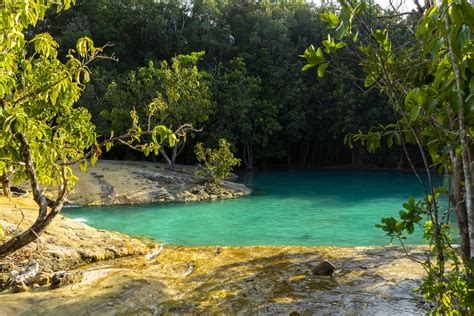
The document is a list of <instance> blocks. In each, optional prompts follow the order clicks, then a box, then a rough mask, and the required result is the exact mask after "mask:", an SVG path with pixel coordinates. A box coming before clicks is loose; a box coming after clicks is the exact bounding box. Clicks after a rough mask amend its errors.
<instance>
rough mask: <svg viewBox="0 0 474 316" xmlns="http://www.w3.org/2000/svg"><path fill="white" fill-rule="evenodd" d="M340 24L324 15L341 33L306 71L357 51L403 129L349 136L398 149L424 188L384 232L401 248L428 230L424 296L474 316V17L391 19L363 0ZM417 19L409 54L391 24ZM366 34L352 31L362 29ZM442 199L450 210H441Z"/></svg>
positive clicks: (462, 7) (437, 7) (344, 11)
mask: <svg viewBox="0 0 474 316" xmlns="http://www.w3.org/2000/svg"><path fill="white" fill-rule="evenodd" d="M339 10H340V12H339V14H338V15H336V14H334V13H332V12H324V13H323V14H322V15H321V18H323V19H324V20H325V21H327V22H328V23H329V24H330V25H331V26H332V27H333V28H334V29H335V34H334V35H333V36H331V35H328V39H327V40H325V41H324V42H323V46H324V47H323V49H321V48H317V49H316V48H315V47H312V46H311V47H309V48H308V49H307V50H306V51H305V54H304V58H306V60H307V61H308V64H307V66H305V69H309V68H311V67H315V66H317V67H318V74H322V73H324V70H325V69H326V68H327V67H328V66H329V65H331V64H332V61H331V56H332V55H333V54H334V53H336V51H338V50H345V49H351V50H353V51H354V54H357V56H359V57H360V62H361V67H362V69H363V70H364V72H365V73H366V77H365V80H364V83H365V86H366V87H370V86H373V85H375V86H376V87H378V88H379V89H380V90H382V91H383V92H384V93H385V94H386V95H387V96H388V97H389V99H390V102H391V104H392V105H393V111H394V114H395V118H396V121H395V122H394V123H393V124H388V125H385V126H379V127H376V128H373V129H372V130H370V131H369V132H368V133H367V134H365V133H362V132H360V133H356V134H352V135H348V137H347V141H348V143H349V145H351V144H352V143H353V141H360V142H361V143H362V144H363V145H365V146H367V148H368V150H369V151H371V152H374V151H375V150H376V149H377V148H379V147H380V144H381V142H382V141H385V142H387V143H388V144H389V145H391V144H393V143H398V144H400V145H401V146H402V147H403V148H404V151H405V153H406V155H407V159H408V161H409V163H410V164H411V167H412V169H413V172H414V173H415V174H416V175H417V177H418V178H419V179H420V182H421V185H422V188H423V192H424V198H423V200H421V201H415V199H414V198H413V197H410V198H409V201H408V203H405V204H404V206H403V207H404V210H403V211H400V218H399V219H395V218H393V217H391V218H384V219H383V220H382V224H380V225H379V227H381V228H383V229H384V230H385V231H386V232H387V235H389V236H390V237H391V238H398V239H399V240H400V241H401V242H402V244H403V239H404V238H405V235H406V234H412V233H413V231H414V229H415V227H417V226H418V225H421V223H422V219H423V218H425V220H426V222H425V224H424V225H423V226H422V229H423V230H424V236H425V238H426V239H427V240H428V241H429V243H430V245H432V250H431V254H430V255H429V256H428V257H427V258H426V260H424V261H423V262H421V264H422V265H423V266H424V267H425V268H426V270H427V272H428V276H427V278H426V279H425V281H424V283H423V285H422V286H421V288H420V289H421V291H422V293H423V294H424V295H425V296H426V297H427V298H428V299H431V300H433V301H434V302H435V304H436V310H435V312H437V313H466V314H469V313H470V312H472V311H473V308H474V306H473V305H472V304H473V303H472V302H473V301H474V299H473V292H472V287H473V279H474V278H473V277H472V271H473V266H472V263H473V261H472V258H473V257H474V209H473V205H472V197H473V195H472V185H473V182H472V175H473V173H474V170H473V169H472V160H471V159H472V158H471V153H472V148H473V143H472V126H473V123H474V115H473V112H472V106H473V105H474V43H473V40H472V38H473V35H472V34H473V32H474V8H473V7H472V5H471V4H470V3H469V2H468V1H466V0H461V1H456V2H450V1H441V2H440V3H439V4H434V3H430V2H427V3H426V6H425V7H421V6H419V5H418V4H417V11H412V12H402V13H399V12H395V13H393V12H392V13H390V12H389V13H386V14H385V13H384V12H381V11H380V10H378V9H377V8H374V7H373V6H371V5H369V4H368V3H367V2H365V1H356V2H352V1H349V2H346V1H345V0H342V1H340V8H339ZM406 15H408V16H410V18H408V21H410V19H414V20H416V33H415V34H414V36H413V37H412V38H409V39H407V40H406V41H405V43H403V45H395V43H396V38H395V37H394V36H393V35H392V32H391V30H390V28H389V27H388V26H387V24H388V23H387V24H385V25H384V24H383V23H381V21H386V20H388V21H390V20H392V19H396V20H400V19H401V17H403V16H406ZM356 25H357V26H358V27H359V28H360V30H361V32H360V33H356V32H355V31H354V29H355V26H356ZM407 144H413V145H414V146H415V147H416V148H417V150H418V151H419V155H420V156H421V158H422V161H423V167H424V171H425V175H424V176H425V177H426V179H427V180H426V181H425V180H424V179H423V178H422V175H420V174H419V172H418V170H417V169H416V168H415V166H414V164H413V161H412V158H413V157H410V155H409V154H408V151H407ZM432 169H437V170H438V171H439V172H440V173H442V174H445V175H446V176H448V177H449V179H450V184H449V186H448V187H435V185H434V182H433V179H432V177H433V176H432V173H431V171H432ZM443 196H445V197H446V198H447V199H448V201H449V203H448V206H447V208H446V209H443V204H442V203H440V199H441V197H443ZM453 211H454V212H456V215H457V223H458V228H459V233H460V242H461V250H462V251H461V254H460V253H459V252H458V251H457V250H456V249H455V248H453V246H452V237H451V236H450V233H449V226H450V225H451V224H452V216H450V213H451V212H453Z"/></svg>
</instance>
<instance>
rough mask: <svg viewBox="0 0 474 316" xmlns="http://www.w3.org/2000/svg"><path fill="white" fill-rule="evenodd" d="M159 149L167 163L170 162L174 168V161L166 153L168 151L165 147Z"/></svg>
mask: <svg viewBox="0 0 474 316" xmlns="http://www.w3.org/2000/svg"><path fill="white" fill-rule="evenodd" d="M159 151H160V154H161V155H162V156H163V158H164V159H165V160H166V163H167V164H168V166H169V167H170V169H174V166H173V163H172V162H171V160H170V158H169V157H168V155H167V154H166V151H165V150H164V149H163V147H160V149H159Z"/></svg>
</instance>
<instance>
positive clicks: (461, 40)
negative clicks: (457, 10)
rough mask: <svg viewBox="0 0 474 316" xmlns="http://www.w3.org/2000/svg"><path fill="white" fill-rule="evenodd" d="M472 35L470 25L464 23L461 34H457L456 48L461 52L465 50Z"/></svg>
mask: <svg viewBox="0 0 474 316" xmlns="http://www.w3.org/2000/svg"><path fill="white" fill-rule="evenodd" d="M470 36H471V30H470V29H469V26H467V25H466V24H463V26H461V29H460V30H459V34H458V35H457V39H456V48H457V50H458V51H459V52H461V51H462V50H463V48H464V46H465V45H466V43H467V42H468V41H469V37H470Z"/></svg>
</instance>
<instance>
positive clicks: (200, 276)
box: [0, 162, 426, 315]
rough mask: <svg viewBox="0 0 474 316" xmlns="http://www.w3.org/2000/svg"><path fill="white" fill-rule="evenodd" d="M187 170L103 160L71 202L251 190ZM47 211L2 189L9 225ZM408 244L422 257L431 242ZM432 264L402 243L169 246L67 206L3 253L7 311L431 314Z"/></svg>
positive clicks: (0, 211)
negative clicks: (426, 286)
mask: <svg viewBox="0 0 474 316" xmlns="http://www.w3.org/2000/svg"><path fill="white" fill-rule="evenodd" d="M189 168H190V167H189ZM124 169H129V171H127V172H124ZM155 169H156V170H155ZM186 172H187V173H186ZM186 172H185V171H184V170H181V172H176V171H173V172H172V171H169V170H166V169H162V168H157V167H156V164H144V165H143V163H129V162H127V163H123V162H106V163H103V162H99V164H98V165H97V166H96V167H95V168H94V169H90V171H89V173H87V174H86V176H85V177H82V179H83V180H80V181H83V182H82V184H81V182H79V183H78V186H77V187H76V191H75V192H74V194H73V195H72V197H71V202H72V203H77V204H88V205H104V204H127V203H128V204H130V203H150V202H161V203H164V202H168V201H174V202H178V201H180V202H186V201H196V200H201V199H217V198H232V197H237V196H242V195H246V194H249V193H250V191H249V190H248V189H246V188H245V187H242V186H240V185H239V184H233V183H232V182H228V183H227V182H223V187H224V189H222V188H219V187H218V188H217V189H216V188H212V187H209V186H205V185H204V184H203V183H202V179H199V178H197V177H194V176H192V170H189V169H188V170H187V171H186ZM185 174H188V176H184V175H185ZM91 178H92V179H95V180H93V181H92V180H91ZM184 178H188V179H187V180H186V179H184ZM88 181H91V182H88ZM148 181H150V183H149V182H148ZM88 183H89V184H88ZM90 183H92V185H90ZM153 183H155V184H153ZM141 190H145V191H144V192H142V191H141ZM215 190H220V191H218V192H217V191H215ZM165 191H166V192H165ZM125 194H130V196H129V197H128V198H127V199H125V198H124V197H123V196H124V195H125ZM36 216H37V208H36V207H35V204H34V202H33V201H32V200H31V199H30V198H14V199H11V200H10V199H7V198H3V197H0V225H2V227H3V228H4V230H5V231H6V233H7V234H9V233H10V234H11V233H14V232H15V230H16V229H19V230H20V231H21V230H23V229H27V228H28V227H29V225H30V224H31V223H32V222H33V221H34V219H35V217H36ZM409 250H410V252H411V255H412V256H415V257H416V256H421V255H422V253H423V252H424V251H425V250H426V248H425V247H410V248H409ZM322 268H324V269H322ZM323 270H324V271H323ZM423 273H424V272H423V270H422V268H421V267H420V266H419V265H418V264H416V263H415V262H413V261H411V260H409V259H408V258H407V257H406V256H405V254H404V252H403V250H402V249H401V248H399V247H301V246H247V247H216V246H209V247H183V246H175V245H160V244H158V243H157V242H156V241H153V240H138V239H135V238H131V237H129V236H127V235H124V234H120V233H115V232H109V231H105V230H100V229H95V228H92V227H90V226H88V225H86V224H84V223H80V222H76V221H74V220H71V219H69V218H67V217H64V216H61V215H59V216H58V218H56V219H55V221H54V222H53V223H52V224H51V225H50V227H48V229H47V231H46V232H44V233H43V234H42V235H41V236H40V238H39V239H38V241H37V242H34V243H32V244H30V245H28V246H27V247H25V248H23V249H21V250H19V251H17V252H15V253H14V254H13V255H10V256H8V257H6V258H2V259H0V292H1V293H0V301H1V304H0V315H52V314H71V315H117V314H119V315H122V314H123V315H125V314H126V315H130V314H131V315H156V314H167V313H171V314H182V313H186V314H189V313H205V314H209V313H210V314H215V313H224V314H229V313H230V314H235V313H243V314H272V315H273V314H286V315H288V314H290V315H301V314H313V313H314V312H315V311H317V312H318V313H321V314H331V315H342V314H348V313H349V314H363V315H374V314H397V315H413V314H424V313H425V312H426V311H425V310H423V304H420V302H421V300H420V298H419V297H415V296H413V295H412V294H411V293H410V289H413V288H414V287H416V286H417V285H418V284H419V282H420V280H421V278H422V276H423ZM326 274H327V275H326ZM15 292H21V293H15Z"/></svg>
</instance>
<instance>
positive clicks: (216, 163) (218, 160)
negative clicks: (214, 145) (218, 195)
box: [194, 138, 240, 182]
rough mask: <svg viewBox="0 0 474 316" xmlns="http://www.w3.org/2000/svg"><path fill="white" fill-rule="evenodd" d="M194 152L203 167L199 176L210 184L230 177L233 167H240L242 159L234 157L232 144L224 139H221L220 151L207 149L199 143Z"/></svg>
mask: <svg viewBox="0 0 474 316" xmlns="http://www.w3.org/2000/svg"><path fill="white" fill-rule="evenodd" d="M194 151H195V153H196V158H197V160H198V161H199V165H200V167H201V170H199V171H198V172H197V174H198V175H200V176H203V177H205V178H206V179H207V181H208V182H218V181H219V180H221V179H224V178H226V177H228V176H229V175H230V173H231V171H232V169H233V167H235V166H239V165H240V159H238V158H235V157H234V154H233V153H232V151H231V150H230V144H229V143H228V142H227V141H226V140H225V139H223V138H221V139H219V148H218V149H211V148H205V147H204V146H203V144H202V143H198V144H197V145H196V147H195V148H194Z"/></svg>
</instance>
